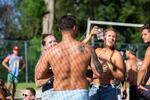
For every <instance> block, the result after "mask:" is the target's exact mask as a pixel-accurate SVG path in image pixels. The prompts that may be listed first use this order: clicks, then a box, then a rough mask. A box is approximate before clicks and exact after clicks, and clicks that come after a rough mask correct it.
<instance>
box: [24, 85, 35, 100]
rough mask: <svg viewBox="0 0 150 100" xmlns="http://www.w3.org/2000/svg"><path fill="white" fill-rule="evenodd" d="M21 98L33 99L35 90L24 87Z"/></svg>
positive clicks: (25, 99)
mask: <svg viewBox="0 0 150 100" xmlns="http://www.w3.org/2000/svg"><path fill="white" fill-rule="evenodd" d="M22 95H23V100H35V97H36V96H35V95H36V91H35V89H34V88H30V87H28V88H26V90H25V91H24V92H23V94H22Z"/></svg>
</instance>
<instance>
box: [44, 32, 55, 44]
mask: <svg viewBox="0 0 150 100" xmlns="http://www.w3.org/2000/svg"><path fill="white" fill-rule="evenodd" d="M48 36H54V35H53V34H48V33H46V34H43V35H42V46H45V41H44V39H45V38H46V37H48Z"/></svg>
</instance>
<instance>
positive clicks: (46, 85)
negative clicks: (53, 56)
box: [35, 34, 57, 100]
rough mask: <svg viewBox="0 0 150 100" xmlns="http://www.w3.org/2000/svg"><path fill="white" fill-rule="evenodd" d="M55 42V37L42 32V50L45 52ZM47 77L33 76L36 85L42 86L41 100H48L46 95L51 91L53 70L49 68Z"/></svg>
mask: <svg viewBox="0 0 150 100" xmlns="http://www.w3.org/2000/svg"><path fill="white" fill-rule="evenodd" d="M56 44H57V41H56V38H55V36H54V35H52V34H44V35H43V37H42V46H43V51H42V54H43V53H44V52H46V51H47V50H48V49H49V48H51V47H53V46H55V45H56ZM46 76H47V77H46V78H43V79H39V80H38V79H37V78H36V77H35V83H36V86H37V87H42V100H48V99H49V98H48V95H51V94H52V93H53V80H54V77H53V72H52V70H51V69H49V71H48V72H47V75H46ZM48 76H49V77H48Z"/></svg>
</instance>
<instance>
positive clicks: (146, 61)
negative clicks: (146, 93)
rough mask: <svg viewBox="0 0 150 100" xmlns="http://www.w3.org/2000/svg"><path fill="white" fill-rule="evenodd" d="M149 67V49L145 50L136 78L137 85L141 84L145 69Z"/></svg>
mask: <svg viewBox="0 0 150 100" xmlns="http://www.w3.org/2000/svg"><path fill="white" fill-rule="evenodd" d="M148 67H150V47H148V48H147V50H146V53H145V57H144V61H143V63H142V66H141V67H140V69H139V71H138V77H137V85H140V84H141V82H142V79H143V77H144V75H145V72H146V70H147V68H148Z"/></svg>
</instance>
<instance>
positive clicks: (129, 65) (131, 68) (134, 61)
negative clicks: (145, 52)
mask: <svg viewBox="0 0 150 100" xmlns="http://www.w3.org/2000/svg"><path fill="white" fill-rule="evenodd" d="M136 51H137V48H136V47H135V46H134V45H128V46H127V48H126V59H127V60H126V72H127V77H126V81H128V82H129V84H130V88H129V100H139V97H138V94H137V92H136V91H137V73H138V70H139V68H140V66H141V64H142V61H141V60H140V59H138V58H137V57H136ZM126 81H125V82H124V84H123V88H124V89H123V90H126Z"/></svg>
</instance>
